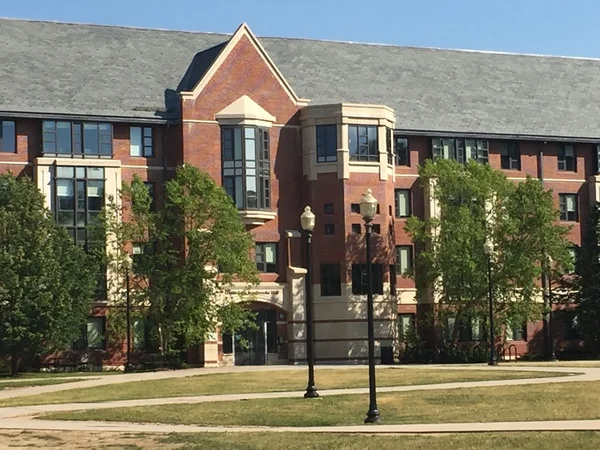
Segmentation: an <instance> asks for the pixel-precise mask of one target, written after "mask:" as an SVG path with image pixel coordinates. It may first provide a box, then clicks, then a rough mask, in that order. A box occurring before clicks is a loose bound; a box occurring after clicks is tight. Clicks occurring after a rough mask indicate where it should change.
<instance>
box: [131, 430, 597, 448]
mask: <svg viewBox="0 0 600 450" xmlns="http://www.w3.org/2000/svg"><path fill="white" fill-rule="evenodd" d="M160 442H163V443H165V444H183V445H184V448H185V449H186V450H200V449H219V450H241V449H243V450H275V449H277V450H279V449H286V450H306V449H310V450H365V449H367V450H368V449H377V450H399V449H411V450H447V449H452V450H480V449H498V450H514V449H517V448H526V449H528V450H564V449H569V448H577V449H578V450H592V449H593V450H596V449H598V448H600V433H595V432H579V433H574V432H571V433H569V432H560V433H481V434H451V435H443V436H437V435H430V436H398V435H395V436H390V435H383V436H372V435H371V436H369V435H356V434H354V435H352V434H346V435H341V434H308V433H302V434H299V433H245V434H243V435H240V434H237V433H233V434H230V433H228V434H193V435H172V436H169V437H167V438H163V439H161V440H160ZM142 448H144V447H142Z"/></svg>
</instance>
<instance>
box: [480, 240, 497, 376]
mask: <svg viewBox="0 0 600 450" xmlns="http://www.w3.org/2000/svg"><path fill="white" fill-rule="evenodd" d="M483 251H484V253H485V254H486V255H487V263H488V301H489V309H490V360H489V362H488V365H489V366H497V365H498V361H497V360H496V352H495V349H494V296H493V294H492V255H493V254H494V245H493V244H492V242H491V241H489V240H486V241H485V243H484V244H483Z"/></svg>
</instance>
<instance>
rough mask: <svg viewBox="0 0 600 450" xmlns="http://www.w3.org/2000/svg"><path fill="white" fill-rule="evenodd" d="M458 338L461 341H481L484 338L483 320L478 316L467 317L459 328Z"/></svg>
mask: <svg viewBox="0 0 600 450" xmlns="http://www.w3.org/2000/svg"><path fill="white" fill-rule="evenodd" d="M458 331H459V339H460V341H462V342H469V341H483V340H484V339H485V321H484V320H483V319H482V318H480V317H472V318H467V319H465V320H463V321H462V323H461V324H460V328H459V330H458Z"/></svg>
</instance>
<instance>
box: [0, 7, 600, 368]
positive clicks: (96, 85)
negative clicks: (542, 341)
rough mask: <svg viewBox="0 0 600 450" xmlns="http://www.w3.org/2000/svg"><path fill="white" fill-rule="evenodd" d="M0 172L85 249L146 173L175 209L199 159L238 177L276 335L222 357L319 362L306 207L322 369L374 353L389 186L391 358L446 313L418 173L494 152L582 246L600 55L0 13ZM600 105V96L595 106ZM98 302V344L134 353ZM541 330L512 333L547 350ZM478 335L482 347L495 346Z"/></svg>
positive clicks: (109, 354)
mask: <svg viewBox="0 0 600 450" xmlns="http://www.w3.org/2000/svg"><path fill="white" fill-rule="evenodd" d="M0 37H1V39H0V61H1V64H0V121H1V127H0V171H8V170H10V171H12V172H13V173H16V174H21V173H23V174H28V175H30V176H32V177H34V179H35V180H36V182H37V184H38V186H39V187H40V189H41V190H42V191H43V192H44V193H45V194H46V197H47V205H48V207H49V208H51V209H52V211H54V212H55V213H56V218H57V221H58V223H60V224H61V225H63V226H65V227H67V228H69V229H70V230H71V233H72V234H73V237H74V238H75V239H76V240H77V241H79V242H85V240H86V239H87V236H86V227H87V225H89V223H91V222H92V221H93V220H94V216H95V215H96V214H97V212H98V211H99V210H100V209H101V207H102V206H103V204H104V201H105V199H106V198H107V196H108V195H111V194H115V193H116V190H117V189H118V187H119V186H120V184H121V182H122V181H123V180H131V178H132V176H133V175H134V174H138V175H140V176H141V177H142V178H143V179H144V180H146V181H147V182H148V185H149V187H150V188H151V189H152V191H153V193H154V195H155V196H156V198H157V200H158V201H159V199H160V196H161V195H162V193H163V182H164V180H165V179H167V178H168V177H169V176H171V174H172V173H173V171H174V169H175V168H176V167H177V166H178V165H180V164H182V163H187V164H193V165H195V166H197V167H200V168H201V169H203V170H205V171H207V172H208V173H209V174H210V175H211V176H212V177H214V179H215V180H217V181H218V182H219V183H222V185H223V187H224V188H225V189H226V190H227V191H228V192H229V193H230V195H231V196H232V198H233V199H234V201H235V203H236V204H237V205H238V207H239V210H240V216H241V218H242V219H243V221H244V222H245V223H246V224H247V227H248V229H249V230H250V231H251V232H252V234H253V236H254V237H255V240H256V243H257V250H256V259H257V266H258V267H259V269H260V271H261V275H260V278H261V284H260V286H258V287H257V288H256V289H255V292H254V299H253V300H254V301H253V303H252V305H251V307H252V308H253V309H255V310H256V311H258V312H259V314H258V320H259V322H260V325H261V329H260V331H258V332H254V333H248V334H247V337H248V338H249V339H250V341H251V343H252V346H251V349H250V351H246V350H244V349H242V348H240V347H239V346H238V345H236V340H235V338H233V337H231V336H227V335H226V336H222V335H220V334H218V335H215V336H212V338H211V340H209V341H207V342H206V343H205V344H204V345H203V346H200V348H197V349H193V351H192V352H190V360H191V361H192V362H204V363H205V364H213V365H214V364H233V363H235V364H263V363H269V364H272V363H293V362H295V361H300V360H303V359H304V358H305V353H304V340H303V339H304V307H303V304H304V276H305V273H306V270H305V269H304V268H302V267H303V262H302V260H301V254H302V251H301V240H300V239H299V237H300V234H299V232H298V231H297V230H299V228H300V214H301V212H302V210H303V207H304V205H307V204H308V205H311V207H312V209H313V211H314V212H315V214H316V220H317V226H316V229H315V233H314V238H313V243H314V258H313V267H312V269H313V271H314V272H313V273H314V274H315V276H314V277H313V279H314V298H315V322H316V329H315V338H316V358H317V361H322V362H334V361H340V362H343V361H363V360H365V359H366V356H367V354H366V347H367V345H366V344H367V342H366V334H367V326H366V311H365V307H366V297H365V295H364V289H365V286H364V283H363V281H364V277H363V275H364V265H362V264H363V263H364V262H365V256H364V234H361V233H362V231H361V230H364V228H363V227H362V220H361V218H360V215H359V214H358V210H357V207H358V205H357V204H358V202H359V201H360V198H361V195H362V193H363V192H364V191H365V190H366V189H367V188H371V189H372V190H373V193H374V195H375V196H376V198H377V199H378V201H379V205H380V210H379V213H378V215H377V217H376V219H375V221H374V223H375V231H376V233H377V234H376V235H375V237H374V239H375V241H376V244H375V245H376V251H375V259H376V261H375V262H376V266H375V268H376V269H375V277H376V283H375V284H376V286H375V288H376V292H377V294H376V296H375V305H376V329H375V335H376V339H377V341H378V345H377V351H378V352H379V351H380V348H383V347H391V346H393V345H395V344H396V343H397V342H398V338H399V336H398V335H399V331H398V330H399V329H400V330H401V329H402V328H403V327H405V326H406V325H407V324H409V323H411V322H412V321H414V317H415V316H416V315H418V314H420V313H422V312H423V311H426V310H427V309H428V308H430V307H431V304H430V303H428V302H427V301H423V300H419V301H417V299H416V297H415V292H416V289H415V286H414V283H413V282H412V280H410V279H407V278H405V277H402V276H399V275H397V273H401V272H402V271H404V270H406V269H409V268H410V266H411V264H412V261H413V248H412V244H411V241H410V239H409V237H408V236H407V235H406V233H405V231H404V222H405V220H406V217H408V216H410V215H411V214H414V215H417V216H423V215H425V214H431V213H433V211H431V208H430V202H429V200H428V199H427V198H425V195H424V193H423V191H422V190H421V188H420V186H419V180H418V176H417V167H418V165H419V164H422V163H423V162H424V160H425V159H427V158H431V157H432V156H434V155H435V156H441V157H445V158H455V159H459V160H464V159H469V158H477V159H478V160H480V161H481V162H482V163H489V164H490V165H491V166H492V167H494V168H498V169H502V170H504V171H505V172H506V174H507V176H508V177H509V178H510V179H512V180H515V181H518V180H523V179H525V177H526V176H527V175H531V176H533V177H538V178H540V179H542V180H543V182H544V184H545V186H547V188H549V189H552V190H553V191H554V193H555V199H556V205H557V207H558V206H560V208H561V211H562V213H563V214H562V217H563V219H565V220H567V221H569V222H571V223H572V224H574V225H575V227H574V228H573V231H572V233H571V236H570V238H571V240H572V241H573V243H574V244H575V245H578V244H579V243H580V241H581V234H582V224H584V223H585V221H586V217H587V214H588V210H589V207H588V205H589V204H590V203H591V202H593V201H596V200H599V196H600V185H599V182H600V179H599V178H597V175H596V174H597V173H598V163H597V162H598V159H599V155H600V152H599V150H598V149H599V147H598V145H597V144H598V143H600V129H599V127H598V126H597V122H596V120H595V119H594V117H600V90H598V89H597V88H596V87H595V86H597V83H598V82H599V81H600V61H597V60H592V59H577V58H562V57H546V56H533V55H515V54H500V53H487V52H473V51H455V50H440V49H425V48H404V47H394V46H384V45H370V44H369V45H367V44H356V43H342V42H325V41H313V40H300V39H284V38H261V39H257V38H256V37H255V36H254V35H253V34H252V32H251V31H250V30H249V28H248V27H247V26H246V25H241V26H240V27H239V28H238V29H237V30H236V31H235V33H234V34H233V35H221V34H208V33H191V32H178V31H164V30H149V29H135V28H123V27H108V26H96V25H77V24H67V23H51V22H36V21H23V20H9V19H0ZM596 100H599V101H596ZM107 308H110V304H109V303H108V302H107V301H106V300H105V299H104V298H99V299H98V301H97V303H96V305H95V306H94V308H93V311H92V312H91V315H90V318H89V320H88V325H87V328H86V332H85V333H84V336H83V337H82V343H81V347H82V348H83V349H85V350H86V351H89V352H91V354H93V355H94V357H95V358H96V359H97V360H98V361H100V362H101V363H102V364H103V365H111V364H120V363H121V362H122V349H123V345H122V343H119V342H107V339H106V319H105V313H106V310H107ZM540 327H541V325H540V324H528V325H527V326H526V329H525V330H519V331H515V332H514V333H513V334H514V336H512V337H513V338H514V342H515V344H516V345H517V346H518V349H519V352H520V353H521V354H522V353H524V352H526V351H528V350H530V351H532V348H531V346H532V345H533V344H532V343H533V342H535V338H536V335H537V334H539V331H540ZM477 338H478V337H477V336H474V335H471V336H469V338H468V339H477Z"/></svg>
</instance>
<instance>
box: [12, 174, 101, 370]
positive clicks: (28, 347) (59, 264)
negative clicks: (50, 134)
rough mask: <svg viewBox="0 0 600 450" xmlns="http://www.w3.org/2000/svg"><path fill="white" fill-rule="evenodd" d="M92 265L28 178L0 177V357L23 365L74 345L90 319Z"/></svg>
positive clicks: (16, 367)
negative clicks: (34, 358) (40, 356)
mask: <svg viewBox="0 0 600 450" xmlns="http://www.w3.org/2000/svg"><path fill="white" fill-rule="evenodd" d="M96 283H97V266H96V264H95V262H94V259H93V258H92V257H91V256H89V255H87V254H86V253H85V252H84V251H83V250H82V249H81V248H79V247H77V246H76V245H74V243H73V240H72V238H71V237H70V236H69V235H68V234H67V232H66V231H65V230H64V229H62V228H60V227H58V226H57V225H56V223H55V221H54V219H53V217H52V215H51V213H50V212H49V211H48V210H47V209H46V208H45V206H44V195H43V194H42V193H41V192H40V191H39V190H38V188H37V187H36V185H35V184H34V183H33V182H32V181H31V180H30V179H28V178H19V179H16V178H14V177H13V176H12V175H10V174H8V175H0V354H1V355H4V356H10V357H11V361H12V373H13V374H17V373H18V370H19V359H20V358H22V357H31V356H36V355H40V354H41V353H44V352H51V351H54V350H56V349H59V348H63V347H65V346H67V345H70V344H71V343H72V342H73V341H74V340H75V339H76V338H77V337H78V336H79V333H80V332H81V328H82V326H83V324H84V323H85V319H86V317H87V315H88V314H89V310H90V306H91V300H92V298H93V296H94V291H95V288H96Z"/></svg>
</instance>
